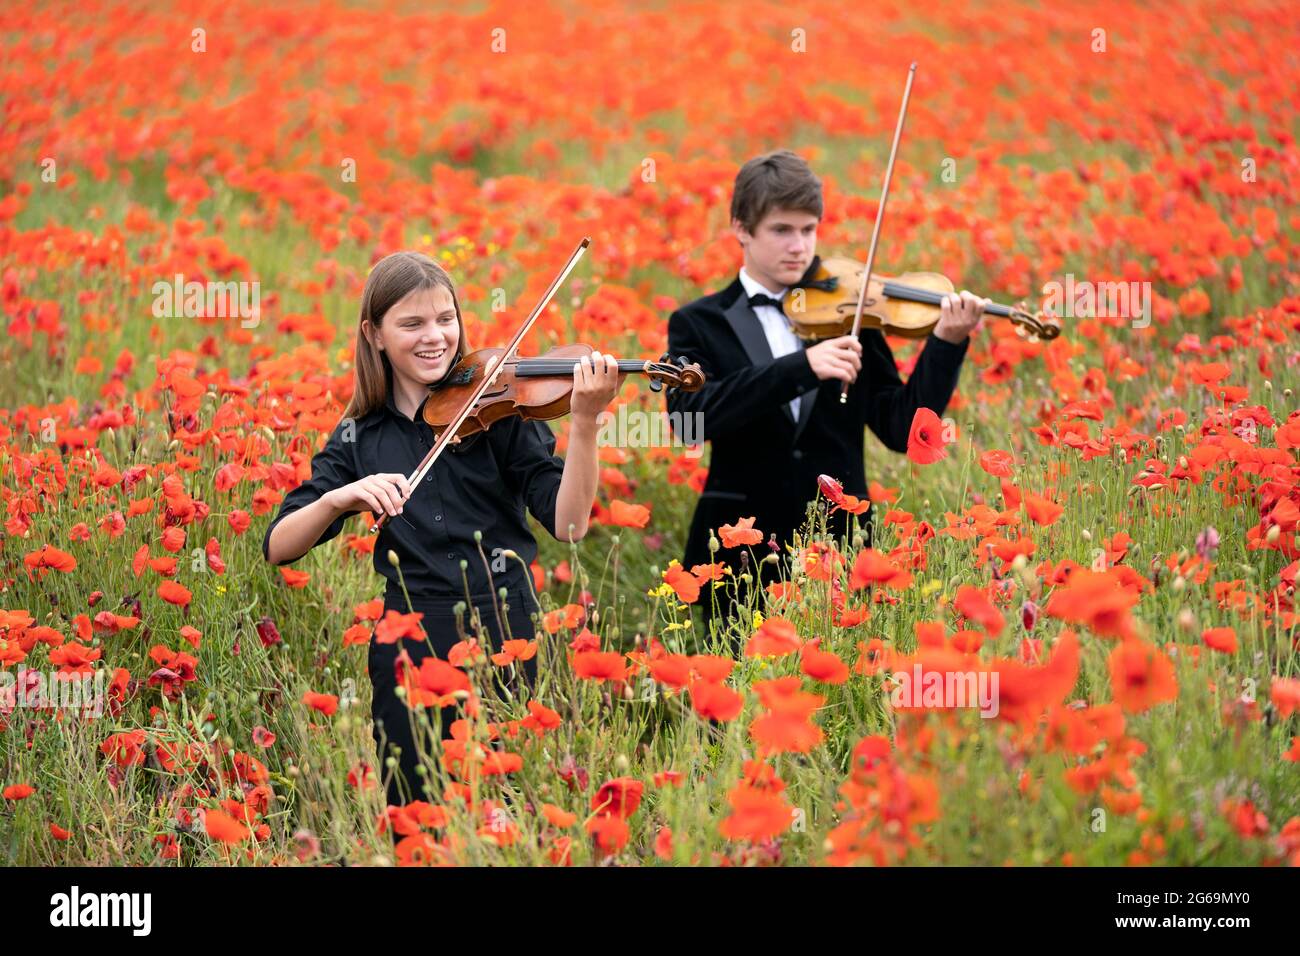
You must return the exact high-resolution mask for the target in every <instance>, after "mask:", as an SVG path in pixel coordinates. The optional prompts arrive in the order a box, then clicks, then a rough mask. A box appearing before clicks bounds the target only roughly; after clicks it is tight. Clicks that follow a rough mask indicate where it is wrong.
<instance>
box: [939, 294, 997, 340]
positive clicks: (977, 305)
mask: <svg viewBox="0 0 1300 956" xmlns="http://www.w3.org/2000/svg"><path fill="white" fill-rule="evenodd" d="M992 301H993V300H992V299H984V298H981V297H980V296H977V295H976V294H975V293H973V292H967V291H966V290H965V289H962V290H961V295H960V296H959V295H957V293H955V292H950V293H948V294H947V295H945V296H944V297H943V304H942V305H941V306H940V307H939V309H940V316H939V324H938V325H936V326H935V327H934V334H935V335H937V336H939V338H941V339H943V340H944V341H945V342H951V343H952V344H953V345H961V343H962V342H964V341H965V340H966V337H967V336H969V335H970V334H971V333H973V332H978V331H979V330H980V329H982V328H983V327H984V308H985V306H987V305H989V304H991V303H992Z"/></svg>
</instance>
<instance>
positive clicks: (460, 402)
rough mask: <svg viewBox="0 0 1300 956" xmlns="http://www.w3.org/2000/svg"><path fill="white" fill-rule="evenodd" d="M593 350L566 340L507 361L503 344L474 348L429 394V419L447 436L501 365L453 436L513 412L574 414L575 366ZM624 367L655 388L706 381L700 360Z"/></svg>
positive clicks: (538, 416)
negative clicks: (537, 353) (544, 350)
mask: <svg viewBox="0 0 1300 956" xmlns="http://www.w3.org/2000/svg"><path fill="white" fill-rule="evenodd" d="M592 351H593V349H592V347H591V346H590V345H582V344H574V345H561V346H559V347H558V348H554V349H551V351H549V352H547V353H546V354H545V355H541V356H538V357H536V358H520V357H518V356H515V357H513V358H509V359H505V361H504V365H503V366H502V365H501V363H502V359H503V357H504V356H505V354H506V350H505V349H503V348H493V349H479V350H477V351H475V352H470V353H469V354H468V355H465V356H464V357H463V358H461V360H460V361H459V362H458V363H457V364H456V365H455V366H454V367H453V368H452V369H451V371H450V372H448V373H447V376H446V378H444V379H443V380H442V381H441V382H439V383H438V384H436V385H432V386H430V388H429V398H428V400H427V401H425V403H424V420H425V421H426V422H428V423H429V427H431V428H432V429H433V430H434V433H435V434H437V435H441V434H442V433H443V431H444V430H446V428H447V426H448V425H450V424H451V422H452V421H453V420H454V419H455V418H456V417H457V414H458V413H459V412H460V410H461V408H462V407H463V406H464V404H465V400H466V398H467V397H468V396H469V395H470V394H471V393H472V392H473V391H474V390H475V389H476V388H477V387H478V386H479V385H480V384H481V383H482V381H483V379H484V377H485V376H487V375H489V374H490V373H491V372H493V371H494V370H496V369H497V368H498V366H500V367H501V370H500V373H499V374H498V375H497V376H496V377H495V379H494V381H493V382H492V385H491V386H490V387H489V388H488V389H487V390H485V391H484V392H483V393H482V395H481V396H480V397H479V398H478V400H477V401H475V402H474V403H473V404H472V406H471V407H470V411H469V414H468V415H466V416H465V417H464V418H463V419H462V421H461V423H460V426H459V427H458V428H457V429H456V437H455V439H453V441H456V440H459V439H461V438H465V437H467V436H469V435H473V434H475V433H476V432H480V431H484V430H485V429H487V428H488V427H489V426H490V425H492V423H493V422H497V421H500V420H501V419H502V418H505V417H507V416H509V415H519V416H520V417H522V418H525V419H534V420H537V421H551V420H553V419H556V418H562V417H563V416H565V415H567V414H569V400H570V399H571V398H572V397H573V370H574V368H575V367H577V365H578V362H579V361H580V360H581V359H582V357H583V356H584V355H590V354H591V353H592ZM618 371H619V375H620V379H619V381H620V383H621V382H622V376H624V375H629V374H632V375H645V376H646V377H647V378H649V379H650V388H651V390H652V391H656V392H658V391H662V390H663V388H664V386H665V385H667V386H668V387H669V388H680V389H682V390H683V391H687V392H694V391H696V390H697V389H699V387H700V386H701V385H703V384H704V372H703V371H702V370H701V369H700V367H699V365H697V364H696V363H694V362H691V363H689V364H687V363H686V362H685V361H684V360H680V359H679V360H678V363H677V364H673V363H672V362H670V361H668V356H666V355H665V356H664V357H663V358H662V359H661V360H660V361H658V362H650V361H644V360H642V359H619V360H618Z"/></svg>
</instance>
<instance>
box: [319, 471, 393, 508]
mask: <svg viewBox="0 0 1300 956" xmlns="http://www.w3.org/2000/svg"><path fill="white" fill-rule="evenodd" d="M324 497H326V498H328V499H329V502H330V504H331V505H332V506H333V507H335V508H337V509H339V510H340V511H358V510H360V509H362V508H366V509H369V510H370V512H371V513H372V514H376V515H382V514H387V515H388V516H390V517H392V516H393V515H399V514H401V513H402V504H403V503H404V502H405V501H406V499H407V498H409V497H411V483H410V482H409V481H407V480H406V476H405V475H389V474H379V475H367V476H366V477H364V478H362V479H361V480H360V481H354V482H352V484H350V485H344V486H343V487H342V488H335V489H334V490H333V491H330V492H327V493H326V494H325V496H324Z"/></svg>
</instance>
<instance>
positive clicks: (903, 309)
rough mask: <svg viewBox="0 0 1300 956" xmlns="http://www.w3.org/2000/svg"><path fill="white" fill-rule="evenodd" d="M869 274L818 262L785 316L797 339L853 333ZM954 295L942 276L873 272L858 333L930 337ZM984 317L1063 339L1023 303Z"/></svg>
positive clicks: (857, 266)
mask: <svg viewBox="0 0 1300 956" xmlns="http://www.w3.org/2000/svg"><path fill="white" fill-rule="evenodd" d="M865 272H866V267H865V266H864V265H863V263H861V262H858V261H856V260H854V259H845V258H830V259H821V258H820V257H818V258H816V259H814V260H813V264H812V266H811V267H810V268H809V270H808V272H807V273H806V274H805V275H804V277H803V278H802V279H801V280H800V281H799V282H797V283H795V286H794V289H793V290H792V291H791V293H790V297H789V305H788V307H787V309H786V313H787V315H788V316H789V319H790V324H791V326H793V328H794V331H795V334H796V335H798V336H799V337H800V338H801V339H804V340H806V341H816V340H817V339H828V338H834V337H836V336H839V335H849V334H851V333H852V331H853V327H854V319H855V317H856V311H857V304H858V299H859V298H860V297H862V296H861V295H860V294H861V292H862V276H863V274H864V273H865ZM955 291H956V289H955V287H954V286H953V284H952V280H950V279H949V278H948V277H947V276H944V275H941V274H940V273H938V272H904V273H903V274H902V275H901V276H898V277H897V278H893V277H890V276H885V275H881V274H880V273H878V272H875V273H872V276H871V282H870V283H869V285H868V288H867V294H866V296H865V297H862V298H863V305H862V322H861V324H860V326H859V328H868V329H880V330H881V331H882V332H886V333H888V334H890V335H898V336H901V337H903V338H909V339H921V338H925V337H926V336H927V335H929V334H930V332H931V330H932V329H933V328H934V327H935V326H936V325H938V324H939V317H940V315H941V314H942V313H941V310H940V307H941V305H942V304H943V299H944V296H945V295H947V294H948V293H951V292H955ZM984 314H985V315H992V316H995V317H998V318H1004V319H1008V320H1010V321H1011V322H1012V324H1014V325H1015V326H1016V331H1017V332H1018V333H1019V334H1020V335H1027V336H1029V338H1030V340H1031V341H1033V340H1036V339H1040V338H1041V339H1054V338H1056V337H1057V336H1058V335H1060V334H1061V328H1060V326H1059V325H1056V324H1054V323H1052V322H1048V321H1044V319H1043V313H1042V312H1032V313H1031V312H1029V311H1028V310H1027V309H1026V308H1025V307H1024V304H1023V303H1017V304H1016V305H1012V306H1008V305H1000V304H998V303H996V302H994V303H991V304H990V305H987V306H985V307H984Z"/></svg>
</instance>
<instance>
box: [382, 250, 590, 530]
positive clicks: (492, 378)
mask: <svg viewBox="0 0 1300 956" xmlns="http://www.w3.org/2000/svg"><path fill="white" fill-rule="evenodd" d="M589 245H591V238H590V237H589V236H585V237H583V240H582V242H580V243H578V248H576V249H574V250H573V254H572V255H570V256H569V261H568V262H567V263H565V266H564V268H563V269H562V270H561V271H560V274H559V275H557V276H556V277H555V278H554V279H552V280H551V284H550V287H549V288H547V290H546V292H545V294H544V295H543V296H542V298H541V301H540V302H538V303H537V305H536V306H535V307H534V308H533V311H532V313H531V314H530V315H529V316H528V319H527V320H526V321H525V322H524V324H523V325H522V326H520V328H519V331H518V332H516V333H515V335H514V338H512V339H511V340H510V344H509V345H507V346H506V350H505V352H503V353H502V355H501V358H500V359H499V360H498V361H496V363H495V364H492V361H493V360H492V359H489V360H488V368H487V369H485V370H484V373H483V379H482V381H480V382H479V383H478V385H477V387H475V389H474V391H473V392H472V393H470V396H469V397H468V398H467V399H465V404H464V405H462V406H461V409H460V411H459V412H457V413H456V417H455V418H453V419H452V420H451V422H450V424H448V425H447V427H446V428H444V429H443V431H442V434H441V435H439V436H438V440H437V441H435V442H434V443H433V447H432V448H430V449H429V453H428V454H427V455H425V456H424V460H423V461H422V462H420V467H418V468H416V469H415V471H414V473H412V475H411V476H410V477H409V478H408V479H407V482H408V483H409V484H410V485H411V494H415V489H416V488H418V487H419V486H420V482H421V481H423V480H424V476H425V475H426V474H428V471H429V469H430V468H432V467H433V463H434V462H435V461H437V460H438V456H439V455H441V454H442V450H443V449H444V448H446V447H447V446H448V445H451V444H454V443H455V442H458V441H460V439H459V438H457V437H456V431H457V429H459V428H460V426H461V425H463V424H464V423H465V419H467V418H469V414H470V412H472V411H473V410H474V406H475V405H477V404H478V403H479V399H481V398H482V397H483V396H484V395H485V394H486V393H487V390H488V389H490V388H491V387H492V385H493V383H494V382H496V380H497V376H498V375H500V374H501V370H502V369H503V368H505V367H506V363H507V362H509V361H510V359H511V358H513V357H514V355H515V352H516V351H518V349H519V344H520V343H521V342H523V340H524V336H525V335H527V334H528V330H529V329H531V328H532V327H533V323H534V322H536V321H537V317H538V316H539V315H541V314H542V312H543V311H545V309H546V307H547V306H548V305H550V304H551V299H553V298H555V293H557V292H559V291H560V286H562V285H563V284H564V280H565V279H567V278H568V277H569V273H570V272H572V271H573V267H574V266H576V265H577V264H578V260H579V259H581V258H582V254H583V253H584V252H586V251H587V247H588V246H589ZM449 371H450V370H449ZM387 520H388V515H386V514H383V515H380V516H379V518H378V519H377V520H376V521H375V523H374V524H372V525H371V526H370V532H369V533H370V534H377V533H378V532H379V530H380V529H381V528H382V527H383V526H384V522H385V521H387Z"/></svg>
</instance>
